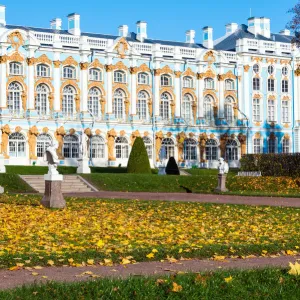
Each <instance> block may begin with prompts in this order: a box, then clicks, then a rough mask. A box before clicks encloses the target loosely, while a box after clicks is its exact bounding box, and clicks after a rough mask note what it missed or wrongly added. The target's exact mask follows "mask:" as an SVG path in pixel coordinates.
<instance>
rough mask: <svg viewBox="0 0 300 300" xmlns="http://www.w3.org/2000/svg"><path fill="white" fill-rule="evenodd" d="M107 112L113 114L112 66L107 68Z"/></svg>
mask: <svg viewBox="0 0 300 300" xmlns="http://www.w3.org/2000/svg"><path fill="white" fill-rule="evenodd" d="M105 76H106V84H107V87H106V95H107V99H106V111H107V113H108V114H112V101H113V100H112V65H107V66H106V73H105Z"/></svg>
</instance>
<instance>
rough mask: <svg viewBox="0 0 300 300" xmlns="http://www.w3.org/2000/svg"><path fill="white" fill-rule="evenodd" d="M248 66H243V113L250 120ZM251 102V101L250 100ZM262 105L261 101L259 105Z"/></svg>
mask: <svg viewBox="0 0 300 300" xmlns="http://www.w3.org/2000/svg"><path fill="white" fill-rule="evenodd" d="M248 67H249V66H244V76H243V79H244V80H243V87H244V88H243V95H244V97H243V102H244V103H245V110H244V113H245V115H246V116H247V118H249V120H251V116H250V106H251V105H252V103H250V101H249V95H250V89H249V68H248ZM251 102H252V101H251ZM262 105H263V103H261V106H262Z"/></svg>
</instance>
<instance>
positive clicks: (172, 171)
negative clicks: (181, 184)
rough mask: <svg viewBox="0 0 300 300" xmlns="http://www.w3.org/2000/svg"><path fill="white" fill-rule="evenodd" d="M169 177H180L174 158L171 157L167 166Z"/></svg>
mask: <svg viewBox="0 0 300 300" xmlns="http://www.w3.org/2000/svg"><path fill="white" fill-rule="evenodd" d="M166 173H167V175H180V172H179V168H178V165H177V163H176V160H175V158H174V157H170V158H169V161H168V163H167V166H166Z"/></svg>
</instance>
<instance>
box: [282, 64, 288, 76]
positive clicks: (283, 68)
mask: <svg viewBox="0 0 300 300" xmlns="http://www.w3.org/2000/svg"><path fill="white" fill-rule="evenodd" d="M281 74H282V75H283V76H288V74H289V68H288V67H286V66H284V67H282V69H281Z"/></svg>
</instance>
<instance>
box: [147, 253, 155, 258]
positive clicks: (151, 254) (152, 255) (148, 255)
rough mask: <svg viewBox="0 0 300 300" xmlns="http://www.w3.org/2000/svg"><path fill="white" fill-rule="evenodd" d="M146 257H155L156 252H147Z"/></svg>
mask: <svg viewBox="0 0 300 300" xmlns="http://www.w3.org/2000/svg"><path fill="white" fill-rule="evenodd" d="M146 257H147V258H154V253H152V252H151V253H149V254H147V255H146Z"/></svg>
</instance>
